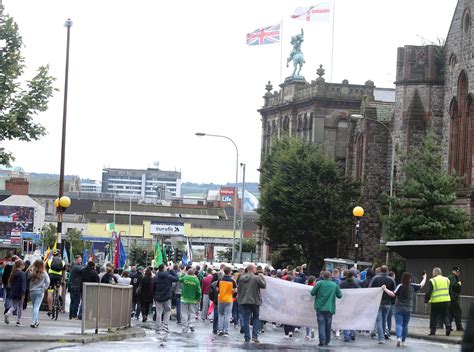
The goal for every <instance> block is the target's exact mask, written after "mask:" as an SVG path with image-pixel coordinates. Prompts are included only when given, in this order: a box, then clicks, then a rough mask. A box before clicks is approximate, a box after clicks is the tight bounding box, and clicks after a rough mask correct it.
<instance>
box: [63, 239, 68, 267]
mask: <svg viewBox="0 0 474 352" xmlns="http://www.w3.org/2000/svg"><path fill="white" fill-rule="evenodd" d="M63 260H64V262H65V263H66V264H69V258H68V257H67V251H66V243H64V247H63Z"/></svg>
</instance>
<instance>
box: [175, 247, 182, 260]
mask: <svg viewBox="0 0 474 352" xmlns="http://www.w3.org/2000/svg"><path fill="white" fill-rule="evenodd" d="M174 253H175V255H174V257H175V262H176V263H180V262H181V260H182V259H183V253H182V252H181V251H180V250H179V249H178V248H176V250H175V251H174Z"/></svg>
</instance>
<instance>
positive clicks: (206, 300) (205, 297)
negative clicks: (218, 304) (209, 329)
mask: <svg viewBox="0 0 474 352" xmlns="http://www.w3.org/2000/svg"><path fill="white" fill-rule="evenodd" d="M209 303H210V301H209V295H202V311H201V319H202V320H206V319H207V311H208V310H209Z"/></svg>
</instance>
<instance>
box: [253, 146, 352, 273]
mask: <svg viewBox="0 0 474 352" xmlns="http://www.w3.org/2000/svg"><path fill="white" fill-rule="evenodd" d="M272 143H273V145H272V149H271V152H270V153H269V154H268V155H266V157H265V159H264V161H263V164H262V170H261V198H260V209H259V210H258V213H259V214H260V222H261V223H262V225H263V226H264V227H265V231H266V241H267V242H268V243H269V244H270V245H271V246H272V248H273V250H274V251H277V252H278V256H279V259H278V260H279V261H280V262H282V263H283V262H284V263H291V264H301V263H302V262H303V263H307V264H308V266H310V265H311V263H312V266H313V267H316V266H319V267H320V266H321V265H322V263H323V259H324V257H325V256H332V255H335V254H336V253H335V252H336V243H337V238H338V237H341V236H344V234H345V233H346V232H347V229H348V228H350V224H351V220H352V216H351V214H352V208H353V207H354V205H355V200H356V199H357V197H358V196H359V189H360V188H359V184H358V183H356V182H354V181H353V180H352V179H349V178H347V177H345V176H344V174H343V173H342V171H341V169H340V168H339V166H338V165H337V164H336V162H335V161H334V160H332V159H329V158H327V157H326V156H324V155H323V154H322V152H321V150H320V149H319V147H318V146H316V145H314V144H308V143H305V142H302V141H300V140H298V139H295V138H286V139H282V140H274V141H273V142H272Z"/></svg>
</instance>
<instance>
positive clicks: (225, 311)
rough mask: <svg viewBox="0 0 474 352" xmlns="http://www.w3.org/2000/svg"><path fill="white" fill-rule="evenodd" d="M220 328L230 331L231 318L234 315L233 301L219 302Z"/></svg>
mask: <svg viewBox="0 0 474 352" xmlns="http://www.w3.org/2000/svg"><path fill="white" fill-rule="evenodd" d="M218 307H219V325H218V326H219V330H220V331H224V332H229V320H230V316H231V315H232V302H230V303H228V302H219V305H218Z"/></svg>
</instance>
